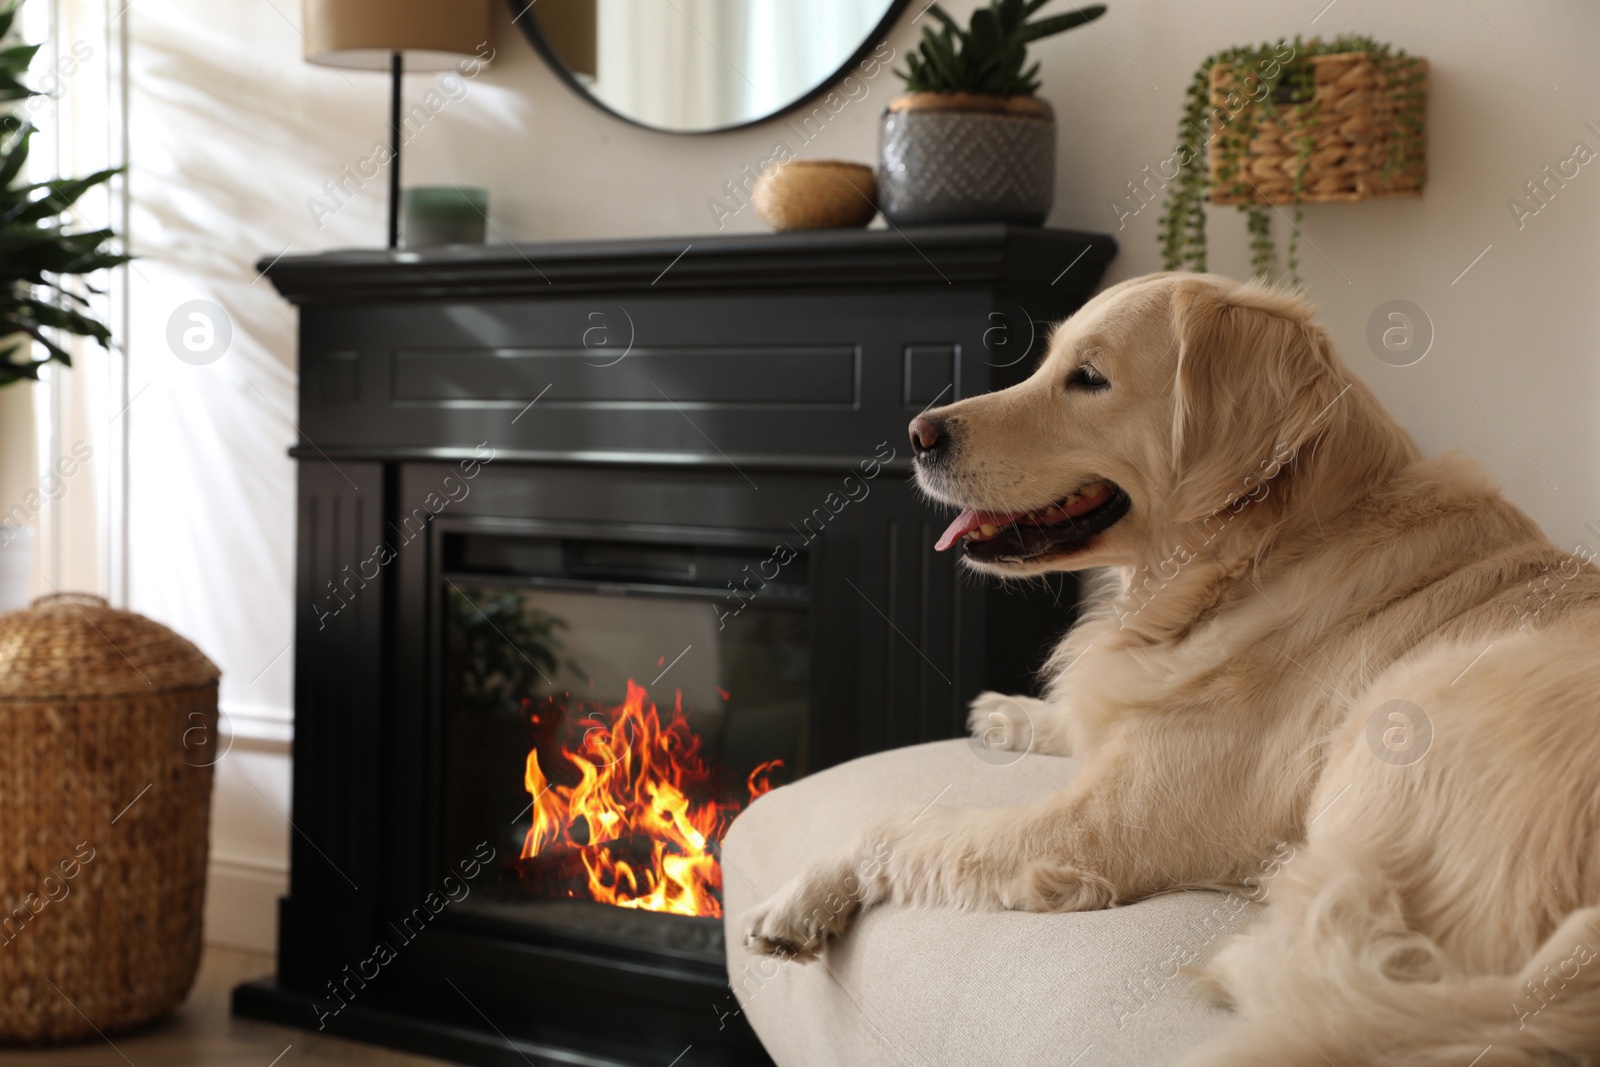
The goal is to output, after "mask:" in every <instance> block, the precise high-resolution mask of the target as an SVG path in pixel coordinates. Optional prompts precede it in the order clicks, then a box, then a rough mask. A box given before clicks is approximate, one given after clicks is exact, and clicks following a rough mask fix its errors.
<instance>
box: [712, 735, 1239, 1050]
mask: <svg viewBox="0 0 1600 1067" xmlns="http://www.w3.org/2000/svg"><path fill="white" fill-rule="evenodd" d="M995 755H996V754H994V753H985V754H984V756H985V758H980V756H979V753H978V752H977V751H976V750H974V749H973V748H972V747H970V746H969V744H968V743H967V742H965V741H940V742H936V743H934V744H927V745H917V746H914V747H912V748H903V749H897V750H895V751H892V752H885V753H881V754H879V755H876V756H867V757H865V758H863V759H858V760H854V761H852V762H850V763H846V764H843V765H841V766H838V767H834V768H831V769H830V770H827V771H823V772H822V773H820V774H814V775H812V776H810V777H808V778H803V779H801V780H800V781H798V782H796V783H794V784H793V785H789V786H785V787H784V788H782V789H778V790H775V791H774V792H772V793H770V794H768V795H767V796H764V797H762V798H761V799H760V800H758V801H756V802H755V803H754V804H753V805H751V806H750V808H749V810H747V811H746V812H744V813H743V814H742V815H740V816H739V818H738V820H737V821H736V822H735V823H734V825H733V828H732V830H731V831H730V832H729V833H728V836H727V840H726V842H725V843H724V847H723V891H724V894H725V898H726V904H727V915H728V919H727V933H728V973H729V975H730V980H731V982H732V984H733V987H734V992H735V994H736V995H737V996H738V998H739V1002H740V1004H741V1005H742V1006H743V1009H744V1013H745V1015H746V1016H747V1017H748V1018H749V1020H750V1023H751V1025H752V1026H754V1027H755V1031H756V1033H757V1034H758V1035H759V1036H760V1038H761V1041H762V1043H763V1044H764V1045H765V1046H766V1047H767V1050H768V1051H769V1052H770V1053H771V1054H772V1058H773V1059H774V1060H776V1061H777V1063H778V1064H779V1067H843V1065H854V1064H906V1065H916V1067H934V1065H942V1064H959V1065H962V1067H979V1065H984V1064H994V1065H997V1067H999V1065H1004V1067H1022V1065H1029V1064H1039V1065H1046V1064H1048V1065H1050V1067H1067V1065H1072V1064H1079V1065H1081V1067H1120V1065H1126V1067H1157V1065H1160V1064H1163V1063H1169V1062H1171V1061H1173V1060H1174V1059H1176V1058H1177V1057H1178V1056H1179V1055H1180V1054H1181V1053H1183V1052H1185V1051H1187V1050H1189V1049H1192V1048H1193V1047H1194V1045H1195V1044H1197V1043H1198V1042H1199V1041H1201V1040H1203V1039H1204V1038H1206V1037H1208V1036H1210V1035H1212V1034H1214V1033H1216V1032H1217V1031H1218V1030H1219V1029H1221V1028H1222V1027H1223V1026H1225V1025H1226V1024H1227V1021H1228V1015H1227V1013H1226V1012H1224V1011H1221V1010H1218V1009H1216V1008H1212V1007H1209V1006H1207V1005H1206V1004H1204V1003H1203V1002H1202V1001H1201V1000H1200V999H1199V998H1198V997H1197V996H1196V995H1195V993H1194V991H1193V989H1192V987H1191V985H1190V980H1189V979H1188V977H1187V976H1185V975H1182V974H1179V973H1178V967H1179V966H1180V965H1181V963H1182V962H1183V961H1187V960H1193V959H1204V958H1205V957H1206V956H1208V955H1209V954H1210V953H1211V952H1212V951H1213V950H1215V948H1217V947H1218V942H1219V940H1220V939H1221V938H1223V937H1225V936H1226V935H1227V934H1228V933H1230V932H1232V931H1235V930H1237V929H1240V928H1241V927H1243V926H1244V925H1245V924H1246V922H1248V920H1249V918H1250V915H1251V912H1252V911H1253V910H1254V907H1255V906H1254V905H1252V904H1249V903H1248V902H1246V901H1245V900H1243V898H1241V897H1238V896H1232V895H1228V894H1223V893H1204V892H1187V893H1174V894H1170V895H1167V896H1162V897H1157V898H1155V899H1152V900H1148V901H1144V902H1142V903H1139V904H1134V905H1130V906H1128V907H1123V908H1113V909H1111V910H1108V911H1095V912H1082V913H1077V914H1066V915H1037V914H1030V913H1026V912H998V913H983V912H965V911H956V910H931V909H911V908H901V907H880V908H875V909H873V910H871V911H869V912H868V913H867V914H866V916H865V917H864V918H862V919H861V920H860V921H859V922H858V923H857V924H856V926H855V927H854V928H853V929H852V930H851V931H850V933H849V934H848V935H847V936H846V937H845V938H844V940H843V941H841V942H840V943H838V944H837V945H835V946H834V947H833V948H832V949H831V950H830V951H829V953H828V954H827V955H826V956H825V957H824V958H823V960H822V961H820V962H817V963H812V964H798V963H792V962H783V963H780V962H778V961H776V960H769V959H765V958H763V957H758V956H750V955H749V954H747V953H746V952H745V950H744V944H743V932H742V930H741V929H740V919H741V917H742V916H743V914H744V912H746V911H747V910H748V909H750V908H751V907H753V906H755V905H756V904H757V903H759V902H760V901H761V900H763V899H765V898H766V896H767V895H768V894H770V893H772V892H773V891H774V890H776V889H777V888H778V887H779V886H780V885H782V884H783V883H784V882H785V881H786V880H787V879H788V878H789V877H790V876H792V875H794V874H796V873H798V872H799V871H800V870H801V868H802V867H804V866H805V865H806V864H808V863H809V862H811V861H812V860H814V859H817V858H820V857H823V856H826V855H828V854H830V853H832V852H833V851H835V850H837V849H839V848H840V847H842V846H843V845H844V843H845V842H847V841H848V840H850V839H851V837H853V836H854V835H855V834H856V833H857V832H859V831H860V830H863V829H865V828H866V827H867V825H868V824H870V823H871V822H872V821H873V820H875V819H876V818H878V817H879V816H881V815H883V814H885V813H887V812H891V811H896V810H901V809H911V810H916V809H919V808H921V807H923V806H924V805H926V804H928V803H930V802H933V801H935V800H937V802H938V803H939V804H941V805H945V806H948V807H962V808H976V807H995V806H1004V805H1015V804H1026V803H1030V802H1033V801H1037V800H1042V799H1044V798H1045V797H1048V796H1049V795H1050V794H1051V792H1052V790H1053V789H1058V788H1062V787H1064V786H1065V785H1066V783H1067V782H1068V781H1069V780H1071V778H1072V776H1073V774H1074V773H1076V771H1077V769H1078V763H1077V761H1075V760H1070V759H1061V758H1058V757H1052V756H1038V755H1029V756H1026V757H1025V758H1022V759H1020V760H1018V761H1017V762H1016V763H1014V764H1011V765H1009V766H1000V765H996V764H995V763H993V762H986V760H988V761H992V760H994V758H995Z"/></svg>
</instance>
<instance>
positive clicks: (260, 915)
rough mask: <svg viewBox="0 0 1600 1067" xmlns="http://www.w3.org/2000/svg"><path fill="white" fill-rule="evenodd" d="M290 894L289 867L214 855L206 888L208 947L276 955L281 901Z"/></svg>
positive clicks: (206, 937)
mask: <svg viewBox="0 0 1600 1067" xmlns="http://www.w3.org/2000/svg"><path fill="white" fill-rule="evenodd" d="M288 891H289V872H288V870H287V869H286V867H284V868H280V867H278V866H276V865H274V864H266V863H260V862H257V861H253V860H249V859H243V858H233V857H228V856H218V855H213V856H212V857H211V866H210V871H209V874H208V882H207V885H206V914H205V940H206V944H208V945H225V946H227V947H228V948H241V949H248V950H250V951H252V952H263V953H268V954H273V953H276V952H277V951H278V898H279V897H281V896H283V895H284V894H285V893H287V892H288Z"/></svg>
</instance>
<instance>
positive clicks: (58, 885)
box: [0, 595, 218, 1043]
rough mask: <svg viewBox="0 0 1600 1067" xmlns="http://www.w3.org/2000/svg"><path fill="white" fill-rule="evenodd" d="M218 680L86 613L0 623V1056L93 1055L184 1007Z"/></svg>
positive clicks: (53, 603)
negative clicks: (28, 1046) (83, 1042)
mask: <svg viewBox="0 0 1600 1067" xmlns="http://www.w3.org/2000/svg"><path fill="white" fill-rule="evenodd" d="M217 679H218V672H217V669H216V667H214V666H213V665H212V664H211V662H210V661H209V660H207V659H206V657H205V656H203V655H201V653H200V652H199V650H197V649H196V648H195V647H194V646H193V645H191V644H189V642H187V641H185V640H183V639H182V638H180V637H178V636H177V635H176V634H174V633H172V631H170V630H168V629H166V628H165V627H163V626H160V625H158V624H156V623H154V622H151V621H150V620H148V619H145V618H142V617H141V616H138V615H134V614H130V613H128V612H124V611H116V610H113V609H111V608H110V607H108V606H107V605H106V603H105V602H104V601H103V600H100V599H99V598H98V597H83V596H77V595H69V596H66V597H47V598H45V599H43V600H41V601H38V602H36V603H35V605H34V607H32V608H31V609H29V610H27V611H20V612H13V613H12V614H9V615H0V1040H3V1041H6V1042H11V1043H45V1042H60V1041H72V1040H78V1039H84V1038H94V1037H95V1036H96V1033H95V1031H96V1030H97V1029H98V1030H99V1031H101V1032H103V1033H112V1032H114V1031H117V1030H122V1029H126V1028H128V1027H130V1026H136V1025H138V1024H140V1023H143V1022H146V1021H148V1020H150V1019H152V1018H154V1017H156V1016H158V1015H161V1014H163V1013H165V1012H168V1011H170V1010H171V1009H173V1008H174V1007H176V1006H177V1005H178V1004H179V1003H180V1002H181V1001H182V1000H183V998H184V997H185V996H186V995H187V994H188V991H189V987H190V985H191V984H192V983H193V981H194V975H195V970H196V968H197V967H198V966H199V960H200V936H201V929H200V926H201V905H202V903H203V898H204V892H205V873H206V851H207V831H208V824H209V817H210V809H211V778H212V767H211V764H212V762H214V751H215V748H216V741H217V732H216V731H217Z"/></svg>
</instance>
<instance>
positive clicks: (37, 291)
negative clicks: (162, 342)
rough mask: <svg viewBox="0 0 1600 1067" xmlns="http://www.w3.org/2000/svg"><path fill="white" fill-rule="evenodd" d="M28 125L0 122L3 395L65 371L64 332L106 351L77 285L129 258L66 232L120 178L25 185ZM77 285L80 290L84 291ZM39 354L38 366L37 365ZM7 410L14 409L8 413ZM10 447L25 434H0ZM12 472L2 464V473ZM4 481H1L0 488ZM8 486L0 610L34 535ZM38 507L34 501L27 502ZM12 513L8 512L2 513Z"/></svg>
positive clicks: (105, 333) (21, 90)
mask: <svg viewBox="0 0 1600 1067" xmlns="http://www.w3.org/2000/svg"><path fill="white" fill-rule="evenodd" d="M16 12H17V5H16V4H8V5H6V6H4V7H3V8H0V103H7V102H15V101H18V100H25V99H27V98H29V97H33V96H39V95H41V94H40V93H38V92H36V91H34V90H32V89H29V88H28V87H27V86H26V85H24V84H23V81H22V79H23V77H24V76H25V75H26V73H27V70H28V65H29V64H30V63H32V61H33V56H34V53H35V52H37V51H38V50H39V46H38V45H25V44H17V43H15V42H14V40H13V41H6V40H4V39H5V38H7V37H9V36H10V34H11V29H12V23H13V22H14V21H15V18H16ZM32 135H33V126H31V125H30V124H29V123H28V122H27V121H25V120H24V119H22V118H21V117H20V116H17V115H3V116H0V388H4V387H5V386H7V385H11V384H12V383H14V382H19V381H22V380H23V379H25V378H26V379H31V380H37V379H38V377H39V371H40V368H42V367H44V366H45V365H46V364H48V363H50V362H52V361H57V362H60V363H63V364H66V365H71V362H72V360H71V357H70V356H69V355H68V353H67V350H66V349H65V348H63V347H62V346H61V344H60V341H61V340H62V338H61V335H62V334H75V335H77V336H80V337H93V338H94V339H95V340H96V341H98V342H100V344H101V345H102V346H105V345H107V344H108V343H109V341H110V339H111V331H110V330H109V329H107V327H106V326H105V324H104V323H102V322H100V321H99V320H98V319H97V318H95V317H94V315H93V314H92V313H91V311H90V307H89V295H88V294H91V293H95V292H97V290H95V289H93V288H92V287H91V286H89V285H87V284H84V283H82V282H81V281H80V282H79V283H78V284H73V281H74V279H81V277H82V276H83V275H87V274H92V273H93V272H95V271H97V270H102V269H104V268H106V267H114V266H117V265H118V264H120V263H126V262H127V261H128V259H129V257H128V256H126V255H123V254H122V253H120V252H116V251H113V250H111V248H110V247H109V246H110V245H111V242H112V241H113V240H115V237H116V235H115V234H114V233H112V231H111V230H108V229H99V230H87V231H78V232H70V231H69V227H68V219H67V212H68V211H69V210H70V209H71V207H72V205H73V204H75V203H76V202H77V201H78V199H79V198H80V197H82V196H83V195H84V194H85V193H87V192H88V191H89V190H90V189H93V188H94V187H95V186H97V185H100V184H101V183H102V182H105V181H107V180H109V179H110V178H111V177H112V175H114V174H116V173H118V172H117V171H115V170H103V171H99V172H97V173H94V174H91V175H89V176H88V177H85V178H63V179H56V180H54V181H47V182H28V181H23V180H22V169H23V166H24V164H26V163H27V160H28V142H29V139H30V138H31V137H32ZM80 286H81V288H80ZM36 346H37V348H39V349H43V358H35V354H34V353H35V351H36ZM8 407H10V405H8ZM6 438H7V439H8V440H10V441H11V442H13V444H15V443H16V442H17V441H19V440H25V435H14V434H11V433H8V434H6ZM17 465H18V464H0V468H4V467H15V466H17ZM4 481H5V479H0V483H3V482H4ZM12 488H13V487H12V486H4V490H5V492H6V493H7V495H6V496H4V497H0V552H7V553H9V554H8V555H6V556H5V557H4V558H3V559H0V610H4V607H3V606H4V605H11V606H15V605H17V604H18V603H19V602H21V601H23V600H25V598H26V591H27V582H28V575H29V571H30V570H31V566H30V563H29V561H28V560H27V559H25V558H24V557H26V556H28V555H29V552H28V551H27V550H28V547H29V545H30V544H31V541H32V538H31V536H30V534H31V527H30V526H27V525H22V526H18V525H12V524H8V518H7V516H12V518H11V519H10V520H9V523H16V522H17V521H18V520H17V519H16V518H15V516H16V514H17V507H15V506H14V505H17V506H22V509H23V511H25V512H31V510H32V508H31V506H28V505H27V501H28V496H29V494H27V493H24V495H23V498H22V500H21V501H20V502H19V500H18V499H17V498H15V497H13V496H12V495H11V489H12ZM32 497H33V499H35V500H36V499H37V493H33V494H32ZM8 509H9V510H8Z"/></svg>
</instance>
